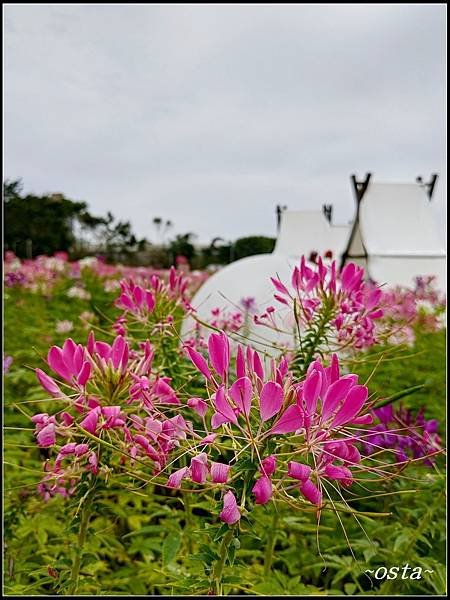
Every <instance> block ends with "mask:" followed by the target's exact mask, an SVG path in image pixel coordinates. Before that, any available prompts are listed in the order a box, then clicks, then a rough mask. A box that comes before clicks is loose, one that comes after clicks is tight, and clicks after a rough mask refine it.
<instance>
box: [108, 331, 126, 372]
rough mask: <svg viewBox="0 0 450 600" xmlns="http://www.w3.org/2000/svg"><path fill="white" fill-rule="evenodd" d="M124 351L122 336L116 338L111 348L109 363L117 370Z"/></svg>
mask: <svg viewBox="0 0 450 600" xmlns="http://www.w3.org/2000/svg"><path fill="white" fill-rule="evenodd" d="M124 350H125V340H124V339H123V337H122V336H120V335H119V336H117V337H116V339H115V340H114V342H113V345H112V348H111V361H112V364H113V367H114V368H115V369H118V368H119V365H120V363H121V360H122V357H123V353H124Z"/></svg>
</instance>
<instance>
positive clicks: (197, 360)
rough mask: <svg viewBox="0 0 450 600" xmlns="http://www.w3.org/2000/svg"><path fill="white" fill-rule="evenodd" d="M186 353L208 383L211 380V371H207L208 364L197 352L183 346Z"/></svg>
mask: <svg viewBox="0 0 450 600" xmlns="http://www.w3.org/2000/svg"><path fill="white" fill-rule="evenodd" d="M185 348H186V352H187V353H188V354H189V358H190V359H191V361H192V362H193V363H194V365H195V366H196V367H197V369H198V370H199V371H200V373H201V374H202V375H203V376H204V377H206V379H208V380H209V381H210V380H211V379H212V375H211V371H210V370H209V367H208V363H207V362H206V360H205V359H204V358H203V356H202V355H201V354H200V352H197V350H194V349H193V348H191V347H190V346H185Z"/></svg>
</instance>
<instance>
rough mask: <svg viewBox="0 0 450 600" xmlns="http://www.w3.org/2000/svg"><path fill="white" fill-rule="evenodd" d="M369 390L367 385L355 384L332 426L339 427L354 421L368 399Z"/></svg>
mask: <svg viewBox="0 0 450 600" xmlns="http://www.w3.org/2000/svg"><path fill="white" fill-rule="evenodd" d="M368 395H369V391H368V389H367V388H366V386H365V385H355V387H353V388H352V389H351V390H350V392H349V393H348V396H347V398H346V399H345V401H344V404H343V405H342V407H341V408H340V409H339V410H338V412H337V413H336V416H335V417H334V419H333V421H332V423H331V427H338V426H339V425H342V424H344V423H348V422H349V421H352V420H353V419H354V417H356V415H357V414H358V413H359V411H360V410H361V408H362V407H363V405H364V403H365V402H366V400H367V397H368Z"/></svg>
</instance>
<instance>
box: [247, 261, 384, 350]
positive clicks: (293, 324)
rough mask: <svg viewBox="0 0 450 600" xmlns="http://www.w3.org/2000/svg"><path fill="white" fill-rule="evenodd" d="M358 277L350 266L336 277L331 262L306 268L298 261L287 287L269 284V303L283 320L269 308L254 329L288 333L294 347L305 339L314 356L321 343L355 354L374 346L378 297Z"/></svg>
mask: <svg viewBox="0 0 450 600" xmlns="http://www.w3.org/2000/svg"><path fill="white" fill-rule="evenodd" d="M363 277H364V269H362V268H360V267H358V266H357V265H355V264H354V263H348V264H347V265H346V266H345V267H344V268H343V269H342V271H339V270H338V269H337V267H336V262H335V261H331V262H330V263H325V262H324V261H323V260H322V258H321V257H320V256H319V257H318V258H317V260H316V262H315V263H314V265H313V266H312V267H310V266H308V265H307V264H306V261H305V257H302V258H301V261H300V264H299V265H298V266H296V267H294V269H293V272H292V276H291V282H290V286H289V287H288V286H287V285H285V284H284V283H283V282H282V281H280V279H277V278H274V277H272V278H271V280H272V283H273V285H274V288H275V294H274V299H275V300H276V301H277V303H278V305H281V307H283V306H284V307H288V308H289V312H288V314H287V316H284V317H283V315H282V313H281V311H280V310H279V309H276V308H274V307H273V306H271V307H268V308H267V309H266V311H265V312H264V313H263V314H262V315H259V316H255V318H254V320H255V323H257V324H259V325H265V326H267V327H269V328H271V329H274V330H275V331H283V330H285V329H286V328H291V330H292V333H293V336H294V337H295V338H297V337H298V338H300V343H301V339H302V337H304V336H305V335H307V334H308V333H311V334H312V337H313V338H314V344H315V347H314V350H318V349H319V348H320V347H321V345H323V344H324V343H325V342H326V345H327V346H329V345H330V342H331V343H332V344H334V346H335V347H336V348H342V347H351V348H354V349H356V350H360V349H362V348H365V347H368V346H371V345H372V344H374V343H375V341H376V337H375V322H376V320H377V319H380V318H381V317H382V316H383V309H382V308H381V306H380V300H381V298H382V291H381V289H379V288H377V287H375V286H373V285H371V284H368V283H366V282H365V281H364V280H363ZM280 321H281V322H280ZM331 331H333V333H332V334H331ZM310 337H311V336H310ZM305 341H306V342H307V343H308V342H309V341H310V340H305Z"/></svg>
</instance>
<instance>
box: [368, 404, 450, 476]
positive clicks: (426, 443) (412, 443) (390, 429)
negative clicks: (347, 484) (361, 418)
mask: <svg viewBox="0 0 450 600" xmlns="http://www.w3.org/2000/svg"><path fill="white" fill-rule="evenodd" d="M373 413H374V415H375V417H376V419H377V420H378V423H377V424H376V425H374V426H373V427H372V429H371V431H370V432H368V433H366V435H365V437H364V449H365V452H366V453H367V454H373V453H374V452H378V451H379V450H380V449H385V448H386V449H389V450H390V451H391V452H392V453H393V455H394V456H395V460H396V461H398V462H401V463H406V462H408V461H409V460H411V459H413V460H418V459H424V461H423V462H424V464H427V465H429V466H431V465H432V464H433V462H434V459H433V456H435V455H436V454H438V453H440V452H441V451H442V445H441V438H440V437H439V435H438V425H439V424H438V422H437V421H436V419H428V420H427V419H425V416H424V409H423V408H422V409H421V410H419V412H418V413H417V414H416V415H414V414H413V412H412V411H410V410H408V409H406V408H403V407H400V408H398V409H394V407H393V406H392V404H389V405H387V406H383V407H381V408H378V409H375V410H374V411H373Z"/></svg>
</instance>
